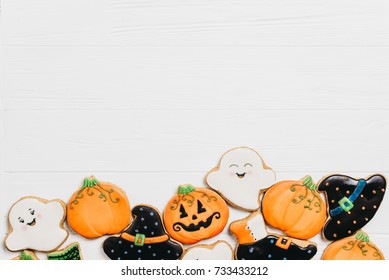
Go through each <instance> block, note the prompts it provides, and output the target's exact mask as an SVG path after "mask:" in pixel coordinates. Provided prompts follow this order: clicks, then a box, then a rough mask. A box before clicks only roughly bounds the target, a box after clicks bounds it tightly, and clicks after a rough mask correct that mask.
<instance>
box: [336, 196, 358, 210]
mask: <svg viewBox="0 0 389 280" xmlns="http://www.w3.org/2000/svg"><path fill="white" fill-rule="evenodd" d="M338 203H339V205H340V207H342V209H343V211H344V212H348V211H350V210H351V209H353V207H354V204H353V203H352V201H351V200H350V199H348V197H343V198H342V199H341V200H339V201H338Z"/></svg>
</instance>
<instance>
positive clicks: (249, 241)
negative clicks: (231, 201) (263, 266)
mask: <svg viewBox="0 0 389 280" xmlns="http://www.w3.org/2000/svg"><path fill="white" fill-rule="evenodd" d="M230 231H231V232H232V233H233V234H234V235H235V236H236V238H237V240H238V245H237V247H236V249H235V259H237V260H309V259H311V258H312V257H313V256H314V255H315V254H316V253H317V246H316V244H315V243H313V242H310V241H308V240H300V239H295V238H290V237H287V236H280V235H277V234H269V233H268V232H267V231H266V227H265V222H264V220H263V217H262V214H261V212H260V211H259V210H257V211H255V212H253V213H251V214H250V215H249V216H247V217H246V218H244V219H241V220H237V221H234V222H232V223H231V225H230Z"/></svg>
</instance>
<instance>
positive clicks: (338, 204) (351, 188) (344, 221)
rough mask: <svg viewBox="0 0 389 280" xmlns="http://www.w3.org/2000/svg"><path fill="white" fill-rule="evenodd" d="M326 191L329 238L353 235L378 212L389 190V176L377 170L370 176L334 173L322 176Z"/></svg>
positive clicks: (326, 227)
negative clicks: (361, 177) (363, 177)
mask: <svg viewBox="0 0 389 280" xmlns="http://www.w3.org/2000/svg"><path fill="white" fill-rule="evenodd" d="M318 189H319V191H323V192H325V195H326V198H327V205H328V210H327V211H328V219H327V222H326V224H325V226H324V228H323V235H324V237H325V238H326V239H328V240H339V239H341V238H344V237H347V236H350V235H352V234H354V233H355V232H356V231H358V230H359V229H361V228H362V227H363V226H365V225H366V224H367V223H368V222H369V221H370V220H371V219H372V218H373V217H374V215H375V213H376V212H377V210H378V208H379V206H380V204H381V202H382V200H383V198H384V195H385V190H386V180H385V178H384V177H383V176H382V175H379V174H375V175H372V176H370V177H369V178H367V179H359V180H358V179H354V178H352V177H349V176H346V175H331V176H328V177H325V178H323V179H322V180H321V182H320V183H319V187H318Z"/></svg>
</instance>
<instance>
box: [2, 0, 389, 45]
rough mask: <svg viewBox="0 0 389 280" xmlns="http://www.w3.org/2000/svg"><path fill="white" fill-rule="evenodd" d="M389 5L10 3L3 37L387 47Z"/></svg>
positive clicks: (6, 1)
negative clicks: (388, 12)
mask: <svg viewBox="0 0 389 280" xmlns="http://www.w3.org/2000/svg"><path fill="white" fill-rule="evenodd" d="M387 5H388V4H387V1H386V0H371V1H364V0H354V1H345V0H329V1H306V0H299V1H293V2H290V1H286V0H263V1H256V0H229V1H223V0H212V1H207V0H202V1H198V0H190V1H189V0H185V1H182V0H170V1H157V0H148V1H145V0H137V1H134V0H132V1H127V0H111V1H107V0H96V1H90V0H68V1H52V0H35V1H26V0H3V1H2V10H3V14H2V17H3V19H2V25H4V32H3V35H2V39H3V42H4V43H5V44H6V45H18V46H20V45H39V46H41V45H44V46H47V45H59V46H64V45H68V46H69V45H70V46H73V45H76V46H79V45H99V46H101V45H109V46H111V45H115V46H117V45H126V46H156V45H157V46H177V45H178V46H207V47H208V46H227V45H228V46H234V47H235V46H263V45H265V46H291V45H295V46H331V45H332V46H333V45H336V46H356V45H361V46H377V45H380V46H382V45H386V46H387V45H389V34H388V32H387V28H388V22H387V8H388V6H387ZM42 11H44V12H42ZM86 19H87V20H86Z"/></svg>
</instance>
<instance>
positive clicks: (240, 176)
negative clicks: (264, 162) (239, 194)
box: [236, 172, 246, 179]
mask: <svg viewBox="0 0 389 280" xmlns="http://www.w3.org/2000/svg"><path fill="white" fill-rule="evenodd" d="M244 175H246V172H244V173H241V174H240V173H236V176H238V177H239V178H240V179H242V178H243V177H244Z"/></svg>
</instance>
